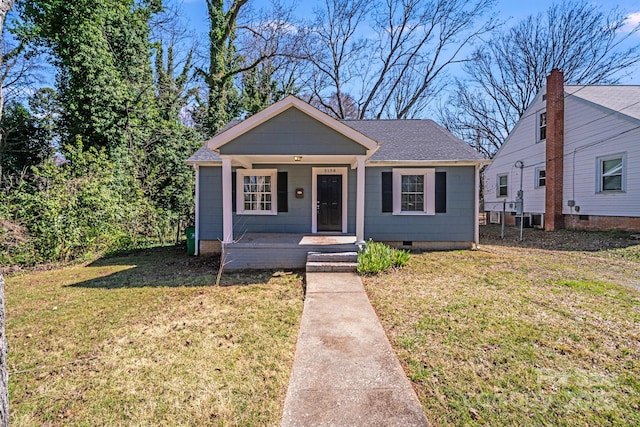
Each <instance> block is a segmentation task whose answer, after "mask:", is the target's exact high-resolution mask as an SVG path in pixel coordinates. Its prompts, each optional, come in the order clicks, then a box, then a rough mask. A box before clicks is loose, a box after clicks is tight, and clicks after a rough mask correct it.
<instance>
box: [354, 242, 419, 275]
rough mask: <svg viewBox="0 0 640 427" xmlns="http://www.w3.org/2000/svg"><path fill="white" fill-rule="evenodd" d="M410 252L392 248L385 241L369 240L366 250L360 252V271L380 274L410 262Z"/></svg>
mask: <svg viewBox="0 0 640 427" xmlns="http://www.w3.org/2000/svg"><path fill="white" fill-rule="evenodd" d="M409 256H410V255H409V252H407V251H405V250H398V249H394V248H391V247H389V246H387V245H385V244H384V243H379V242H374V241H372V240H369V242H367V246H366V248H365V250H364V251H362V252H360V253H359V254H358V273H360V274H378V273H381V272H384V271H387V270H389V269H391V268H394V267H402V266H404V265H406V264H407V262H409Z"/></svg>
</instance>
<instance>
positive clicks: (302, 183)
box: [187, 96, 488, 268]
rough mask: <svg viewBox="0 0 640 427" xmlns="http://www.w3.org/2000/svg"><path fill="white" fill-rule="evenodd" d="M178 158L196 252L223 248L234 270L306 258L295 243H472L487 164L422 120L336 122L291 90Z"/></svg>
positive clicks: (300, 262) (288, 264)
mask: <svg viewBox="0 0 640 427" xmlns="http://www.w3.org/2000/svg"><path fill="white" fill-rule="evenodd" d="M187 163H188V164H190V165H193V167H194V169H195V174H196V199H195V200H196V201H195V203H196V206H195V212H196V218H195V228H196V251H197V253H200V254H204V253H212V252H222V254H223V256H224V257H226V261H225V263H226V264H229V267H231V268H251V267H255V268H261V267H274V268H295V267H303V266H304V260H305V258H306V252H304V251H306V250H318V249H320V250H322V249H328V248H329V246H330V245H329V246H326V244H327V243H329V244H334V245H336V248H344V247H345V245H347V246H349V245H350V247H351V248H353V247H354V246H353V245H354V244H361V243H363V242H365V241H366V240H368V239H373V240H376V241H384V242H387V243H389V244H391V245H393V246H397V247H410V248H419V249H454V248H472V247H473V246H474V244H475V245H477V243H478V210H479V206H478V197H479V191H478V190H479V171H480V168H481V167H482V166H483V165H485V164H487V163H488V161H487V160H485V159H483V158H482V156H481V155H480V154H478V153H477V152H476V151H475V150H473V149H472V148H471V147H469V146H468V145H467V144H465V143H464V142H462V141H461V140H459V139H457V138H455V137H454V136H453V135H451V134H450V133H449V132H448V131H446V130H445V129H443V128H442V127H440V126H438V125H437V124H436V123H434V122H433V121H431V120H353V121H351V120H346V121H340V120H336V119H334V118H332V117H330V116H328V115H326V114H325V113H323V112H321V111H319V110H317V109H316V108H314V107H312V106H311V105H309V104H308V103H306V102H304V101H302V100H300V99H299V98H296V97H294V96H289V97H287V98H285V99H283V100H282V101H279V102H277V103H275V104H273V105H271V106H270V107H268V108H266V109H265V110H263V111H262V112H260V113H258V114H256V115H254V116H251V117H249V118H248V119H246V120H244V121H242V122H239V123H237V124H235V125H234V126H229V127H227V128H226V129H223V130H222V131H221V132H220V133H218V134H217V135H215V136H214V137H213V138H211V139H209V140H207V141H205V142H204V145H203V147H202V148H201V149H199V150H198V151H197V152H196V153H194V154H193V155H192V156H191V157H190V158H189V159H188V160H187ZM322 245H325V246H322ZM294 247H295V248H294ZM301 247H302V249H303V252H302V254H301V255H300V254H299V253H300V248H301ZM296 250H297V252H296Z"/></svg>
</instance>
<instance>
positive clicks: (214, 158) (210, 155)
mask: <svg viewBox="0 0 640 427" xmlns="http://www.w3.org/2000/svg"><path fill="white" fill-rule="evenodd" d="M219 161H220V155H219V154H218V153H216V152H215V151H212V150H209V149H208V148H207V147H206V145H203V146H202V147H200V149H199V150H198V151H196V152H195V153H193V154H192V155H191V157H189V158H188V159H187V163H200V162H219Z"/></svg>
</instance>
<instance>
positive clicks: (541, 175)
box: [536, 168, 547, 188]
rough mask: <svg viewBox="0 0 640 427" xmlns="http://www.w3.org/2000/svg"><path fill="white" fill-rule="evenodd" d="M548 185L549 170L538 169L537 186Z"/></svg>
mask: <svg viewBox="0 0 640 427" xmlns="http://www.w3.org/2000/svg"><path fill="white" fill-rule="evenodd" d="M546 185H547V171H546V170H545V169H544V168H537V169H536V188H542V187H545V186H546Z"/></svg>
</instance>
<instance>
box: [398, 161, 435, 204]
mask: <svg viewBox="0 0 640 427" xmlns="http://www.w3.org/2000/svg"><path fill="white" fill-rule="evenodd" d="M393 187H394V188H393V190H394V191H393V213H394V214H396V215H434V214H435V169H394V170H393Z"/></svg>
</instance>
